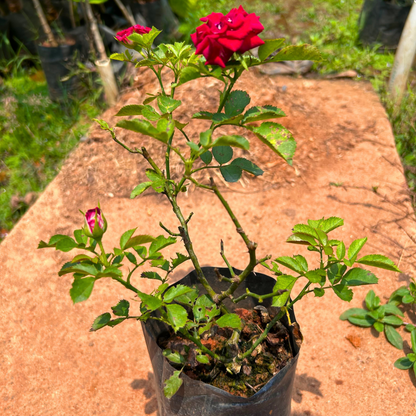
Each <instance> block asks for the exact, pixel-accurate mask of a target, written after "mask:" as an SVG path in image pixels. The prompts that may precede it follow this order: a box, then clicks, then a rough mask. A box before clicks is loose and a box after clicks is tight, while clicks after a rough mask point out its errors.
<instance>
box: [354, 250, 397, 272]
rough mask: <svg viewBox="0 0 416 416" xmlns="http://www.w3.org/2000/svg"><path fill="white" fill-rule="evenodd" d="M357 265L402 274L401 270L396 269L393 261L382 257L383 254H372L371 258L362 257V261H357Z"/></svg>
mask: <svg viewBox="0 0 416 416" xmlns="http://www.w3.org/2000/svg"><path fill="white" fill-rule="evenodd" d="M357 263H360V264H365V265H367V266H374V267H378V268H380V269H386V270H391V271H393V272H399V273H400V270H399V269H398V268H397V267H396V265H395V264H394V263H393V261H392V260H390V259H389V258H388V257H386V256H382V255H381V254H370V255H369V256H364V257H361V259H359V260H357Z"/></svg>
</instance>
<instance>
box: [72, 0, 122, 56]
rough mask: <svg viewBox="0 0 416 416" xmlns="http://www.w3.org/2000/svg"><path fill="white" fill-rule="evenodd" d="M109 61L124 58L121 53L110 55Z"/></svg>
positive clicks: (77, 0)
mask: <svg viewBox="0 0 416 416" xmlns="http://www.w3.org/2000/svg"><path fill="white" fill-rule="evenodd" d="M74 1H76V2H77V3H78V2H79V1H80V0H74ZM110 59H111V60H113V61H125V60H126V56H125V55H124V54H123V53H112V54H111V55H110Z"/></svg>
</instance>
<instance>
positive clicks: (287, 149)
mask: <svg viewBox="0 0 416 416" xmlns="http://www.w3.org/2000/svg"><path fill="white" fill-rule="evenodd" d="M247 128H248V129H249V130H251V131H252V132H253V133H254V134H255V135H256V136H257V137H258V138H259V139H260V141H262V142H263V143H264V144H266V145H267V146H268V147H270V149H272V150H273V151H274V152H275V153H277V154H278V155H279V156H280V157H282V158H283V159H284V160H286V162H287V163H289V165H292V161H293V155H294V154H295V150H296V141H295V139H294V138H293V137H292V134H291V133H290V131H289V130H288V129H287V128H286V127H283V126H282V125H280V124H277V123H273V122H265V123H262V124H261V125H260V126H247Z"/></svg>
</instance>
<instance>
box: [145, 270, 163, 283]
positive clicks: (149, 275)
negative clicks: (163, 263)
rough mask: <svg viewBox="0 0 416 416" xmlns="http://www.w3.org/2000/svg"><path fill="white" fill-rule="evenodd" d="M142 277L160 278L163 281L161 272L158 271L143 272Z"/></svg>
mask: <svg viewBox="0 0 416 416" xmlns="http://www.w3.org/2000/svg"><path fill="white" fill-rule="evenodd" d="M140 277H142V278H146V279H155V280H160V281H161V282H163V279H162V278H161V277H160V275H159V273H156V272H143V273H142V274H141V276H140Z"/></svg>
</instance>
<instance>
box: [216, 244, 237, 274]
mask: <svg viewBox="0 0 416 416" xmlns="http://www.w3.org/2000/svg"><path fill="white" fill-rule="evenodd" d="M220 254H221V257H222V259H223V260H224V263H225V264H226V265H227V267H228V270H229V271H230V275H231V277H232V278H235V277H237V276H236V275H235V273H234V270H233V268H232V267H231V264H230V262H229V261H228V260H227V257H225V253H224V241H222V240H221V251H220Z"/></svg>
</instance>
